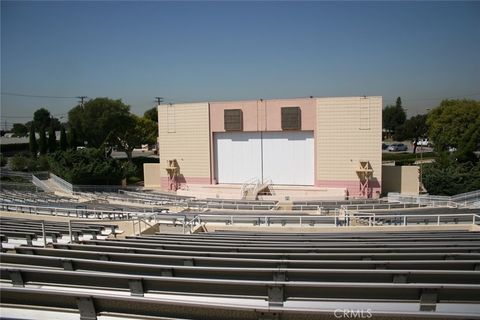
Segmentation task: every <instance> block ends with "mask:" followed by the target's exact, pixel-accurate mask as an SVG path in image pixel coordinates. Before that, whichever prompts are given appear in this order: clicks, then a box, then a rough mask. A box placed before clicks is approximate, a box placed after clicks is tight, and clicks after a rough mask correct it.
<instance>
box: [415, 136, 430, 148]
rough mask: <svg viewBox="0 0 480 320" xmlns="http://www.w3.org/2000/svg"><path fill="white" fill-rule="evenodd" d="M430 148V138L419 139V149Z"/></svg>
mask: <svg viewBox="0 0 480 320" xmlns="http://www.w3.org/2000/svg"><path fill="white" fill-rule="evenodd" d="M429 146H430V141H429V140H428V138H424V139H419V140H418V141H417V147H429Z"/></svg>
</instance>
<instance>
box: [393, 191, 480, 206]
mask: <svg viewBox="0 0 480 320" xmlns="http://www.w3.org/2000/svg"><path fill="white" fill-rule="evenodd" d="M478 201H480V190H475V191H471V192H466V193H461V194H457V195H455V196H451V197H449V196H435V195H402V194H400V193H395V192H390V193H389V194H388V202H400V203H416V204H423V205H428V206H450V207H454V208H457V207H461V206H464V207H466V206H468V205H471V204H475V203H477V202H478Z"/></svg>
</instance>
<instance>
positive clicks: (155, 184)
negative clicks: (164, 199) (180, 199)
mask: <svg viewBox="0 0 480 320" xmlns="http://www.w3.org/2000/svg"><path fill="white" fill-rule="evenodd" d="M160 169H161V167H160V163H144V164H143V180H144V185H145V187H146V188H160V187H161V176H160Z"/></svg>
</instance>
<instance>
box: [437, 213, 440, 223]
mask: <svg viewBox="0 0 480 320" xmlns="http://www.w3.org/2000/svg"><path fill="white" fill-rule="evenodd" d="M439 225H440V215H438V216H437V226H439Z"/></svg>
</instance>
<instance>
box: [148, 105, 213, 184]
mask: <svg viewBox="0 0 480 320" xmlns="http://www.w3.org/2000/svg"><path fill="white" fill-rule="evenodd" d="M158 130H159V138H158V141H159V155H160V175H161V180H162V186H163V187H166V184H167V177H168V175H167V171H166V170H165V167H166V166H167V161H168V160H173V159H176V160H177V162H178V164H179V167H180V176H179V182H180V184H188V183H210V176H211V175H210V128H209V106H208V103H206V102H205V103H185V104H174V105H161V106H159V110H158Z"/></svg>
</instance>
